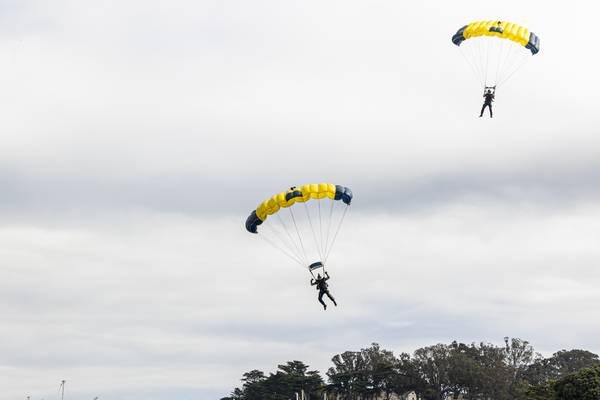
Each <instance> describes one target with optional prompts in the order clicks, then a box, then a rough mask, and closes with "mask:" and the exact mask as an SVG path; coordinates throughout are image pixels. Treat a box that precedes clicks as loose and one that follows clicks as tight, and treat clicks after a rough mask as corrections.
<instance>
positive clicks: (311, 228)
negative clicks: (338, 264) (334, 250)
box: [304, 202, 323, 260]
mask: <svg viewBox="0 0 600 400" xmlns="http://www.w3.org/2000/svg"><path fill="white" fill-rule="evenodd" d="M304 210H305V211H306V216H307V218H308V223H309V224H310V230H311V231H312V234H313V239H314V241H315V247H316V248H317V252H318V253H319V258H320V259H321V260H323V249H322V246H321V243H319V241H318V240H317V233H316V232H315V228H314V226H313V223H312V219H311V218H310V212H308V206H307V205H306V202H304Z"/></svg>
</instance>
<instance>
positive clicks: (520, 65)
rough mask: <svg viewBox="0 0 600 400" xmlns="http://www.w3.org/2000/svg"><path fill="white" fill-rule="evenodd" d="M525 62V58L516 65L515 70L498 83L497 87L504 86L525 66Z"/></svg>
mask: <svg viewBox="0 0 600 400" xmlns="http://www.w3.org/2000/svg"><path fill="white" fill-rule="evenodd" d="M526 62H527V56H526V57H524V58H522V59H521V61H520V62H519V64H518V65H517V68H515V69H514V70H513V71H512V72H511V73H510V74H509V75H508V76H507V77H505V78H504V79H502V81H500V82H498V85H500V84H504V83H505V82H507V81H508V80H509V79H510V78H511V77H512V76H513V75H514V74H515V73H516V72H517V71H518V70H520V69H521V68H523V66H524V65H525V63H526Z"/></svg>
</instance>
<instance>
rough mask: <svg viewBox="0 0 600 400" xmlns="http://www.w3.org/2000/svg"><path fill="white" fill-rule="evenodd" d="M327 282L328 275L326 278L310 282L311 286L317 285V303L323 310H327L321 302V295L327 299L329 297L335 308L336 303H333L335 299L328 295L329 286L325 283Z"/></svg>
mask: <svg viewBox="0 0 600 400" xmlns="http://www.w3.org/2000/svg"><path fill="white" fill-rule="evenodd" d="M328 280H329V274H327V276H326V277H323V278H321V279H318V278H317V279H315V280H314V282H313V281H311V283H310V284H311V285H312V286H314V285H317V290H318V291H319V303H321V304H322V305H323V307H324V308H327V305H326V304H325V302H324V301H323V295H325V294H326V295H327V297H329V299H330V300H331V301H333V304H335V305H336V306H337V303H336V302H335V299H334V298H333V296H332V295H331V293H329V289H328V287H329V285H328V284H327V281H328Z"/></svg>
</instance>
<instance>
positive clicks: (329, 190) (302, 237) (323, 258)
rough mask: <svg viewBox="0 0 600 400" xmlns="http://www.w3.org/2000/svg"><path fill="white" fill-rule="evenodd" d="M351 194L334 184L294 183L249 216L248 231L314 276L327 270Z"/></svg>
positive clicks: (264, 202) (347, 189) (247, 221)
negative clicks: (317, 272) (297, 185)
mask: <svg viewBox="0 0 600 400" xmlns="http://www.w3.org/2000/svg"><path fill="white" fill-rule="evenodd" d="M352 197H353V194H352V191H351V190H350V189H349V188H347V187H344V186H340V185H334V184H331V183H319V184H309V185H304V186H302V187H295V186H294V187H291V188H290V189H289V190H286V191H284V192H281V193H278V194H276V195H274V196H272V197H271V198H269V199H267V200H265V201H263V202H262V203H260V204H259V206H258V207H257V208H256V210H254V211H252V213H251V214H250V216H248V218H247V219H246V230H247V231H248V232H250V233H254V234H257V235H258V236H259V237H262V238H263V239H265V240H266V241H267V242H268V243H269V244H271V245H272V246H273V247H275V248H276V249H278V250H279V251H281V252H282V253H283V254H285V255H286V256H288V257H289V258H291V259H292V260H294V261H295V262H296V263H297V264H299V265H300V266H302V267H304V268H308V270H309V272H310V273H311V274H312V275H313V276H314V271H317V270H320V269H322V270H323V271H325V264H326V262H327V258H328V257H329V254H330V252H331V249H332V248H333V245H334V243H335V240H336V238H337V236H338V233H339V231H340V228H341V226H342V223H343V222H344V218H345V216H346V213H347V211H348V209H349V206H350V203H351V202H352ZM259 228H260V232H259Z"/></svg>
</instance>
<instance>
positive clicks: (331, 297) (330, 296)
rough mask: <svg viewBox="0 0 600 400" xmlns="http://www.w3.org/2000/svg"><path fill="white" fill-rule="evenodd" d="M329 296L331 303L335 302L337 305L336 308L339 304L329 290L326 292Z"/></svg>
mask: <svg viewBox="0 0 600 400" xmlns="http://www.w3.org/2000/svg"><path fill="white" fill-rule="evenodd" d="M325 293H326V294H327V297H329V299H330V300H331V301H333V304H335V306H336V307H337V303H336V302H335V299H334V298H333V296H332V295H331V293H329V290H328V291H327V292H325Z"/></svg>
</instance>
